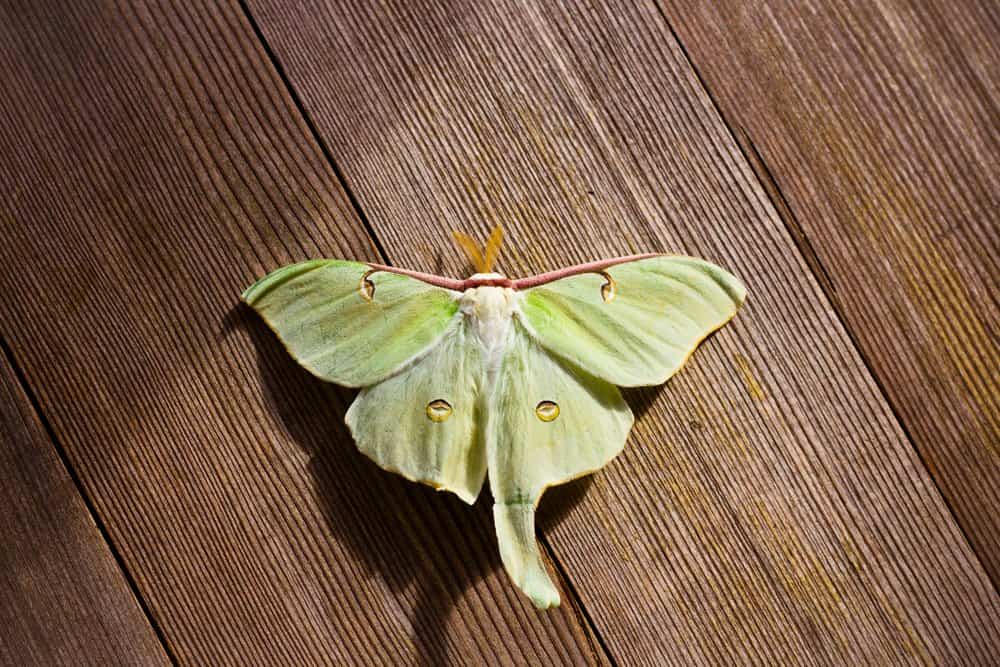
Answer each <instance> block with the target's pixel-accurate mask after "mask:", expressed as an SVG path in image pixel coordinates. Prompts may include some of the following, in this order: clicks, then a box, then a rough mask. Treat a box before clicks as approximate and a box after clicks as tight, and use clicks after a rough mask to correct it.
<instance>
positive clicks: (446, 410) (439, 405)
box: [427, 398, 452, 422]
mask: <svg viewBox="0 0 1000 667" xmlns="http://www.w3.org/2000/svg"><path fill="white" fill-rule="evenodd" d="M451 413H452V409H451V404H450V403H448V401H446V400H444V399H443V398H436V399H434V400H433V401H431V402H430V403H428V404H427V418H428V419H430V420H431V421H432V422H443V421H444V420H445V419H447V418H448V417H451Z"/></svg>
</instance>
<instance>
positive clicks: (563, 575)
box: [536, 531, 618, 667]
mask: <svg viewBox="0 0 1000 667" xmlns="http://www.w3.org/2000/svg"><path fill="white" fill-rule="evenodd" d="M536 538H537V539H538V544H539V545H540V546H541V547H542V549H543V550H544V551H545V554H546V556H548V559H549V560H550V561H551V562H552V566H553V567H555V569H556V574H557V575H558V576H559V579H561V580H562V582H563V583H564V584H566V591H567V592H568V593H569V596H570V598H571V601H570V604H571V606H572V608H573V611H574V612H575V613H576V615H577V616H578V617H579V620H580V621H581V622H582V625H585V626H586V627H588V628H590V631H591V632H592V633H593V634H594V640H595V641H597V645H598V646H599V647H600V648H601V650H602V651H604V655H605V657H606V658H607V659H608V663H610V665H611V667H618V661H617V660H615V656H614V655H613V654H612V653H611V649H610V648H608V644H607V642H605V641H604V636H603V635H601V631H600V629H599V628H598V627H597V624H596V623H595V622H594V618H593V616H591V615H590V612H589V611H587V605H585V604H584V603H583V598H581V597H580V593H579V592H577V590H576V586H574V585H573V580H572V579H570V577H569V573H567V572H566V568H565V567H563V564H562V563H560V562H559V559H558V558H556V552H555V550H553V549H552V545H550V544H549V540H548V538H547V537H545V535H544V534H543V533H542V532H540V531H539V532H538V534H537V535H536ZM588 639H589V638H588Z"/></svg>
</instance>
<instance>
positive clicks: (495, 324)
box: [459, 273, 518, 385]
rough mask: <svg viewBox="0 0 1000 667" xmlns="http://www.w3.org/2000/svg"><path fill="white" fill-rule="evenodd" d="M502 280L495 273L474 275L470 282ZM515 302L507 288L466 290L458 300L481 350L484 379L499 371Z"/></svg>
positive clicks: (515, 294) (515, 297)
mask: <svg viewBox="0 0 1000 667" xmlns="http://www.w3.org/2000/svg"><path fill="white" fill-rule="evenodd" d="M502 277H503V276H501V275H500V274H497V273H486V274H482V273H477V274H476V275H474V276H473V277H472V279H477V278H487V279H488V278H502ZM517 302H518V294H517V292H515V291H514V290H513V289H511V288H509V287H492V286H482V287H470V288H469V289H467V290H465V291H464V292H462V295H461V296H460V297H459V310H460V311H461V312H462V314H463V315H464V316H465V318H466V321H467V323H468V325H469V328H470V329H471V331H472V332H473V333H474V334H475V337H476V340H477V341H478V342H479V344H480V345H481V346H482V348H483V365H484V367H485V371H486V373H487V376H488V378H489V377H492V376H493V375H494V374H495V373H496V370H497V369H498V368H499V367H500V362H501V361H502V359H503V353H504V349H505V348H506V347H507V342H508V341H509V340H510V333H511V322H512V320H513V316H514V312H515V311H516V310H517ZM489 384H490V383H489V382H487V385H489Z"/></svg>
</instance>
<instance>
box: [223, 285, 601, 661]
mask: <svg viewBox="0 0 1000 667" xmlns="http://www.w3.org/2000/svg"><path fill="white" fill-rule="evenodd" d="M225 326H226V328H227V330H231V329H240V330H243V331H244V332H245V333H246V334H247V335H248V336H249V338H250V340H251V342H252V343H253V345H254V348H255V350H256V354H257V367H258V371H259V374H260V379H261V382H262V384H263V386H264V391H265V395H266V399H267V402H268V404H269V406H270V408H271V409H272V410H273V411H274V413H275V414H276V415H277V416H278V418H279V419H280V420H281V423H282V425H283V426H284V428H285V429H286V430H287V432H288V434H289V435H290V436H291V437H292V438H293V439H294V440H295V441H296V443H297V444H298V446H300V447H302V449H303V450H304V451H305V452H307V453H308V455H309V457H310V458H309V464H308V471H309V474H310V475H311V476H312V479H313V483H314V489H315V494H316V497H317V498H318V500H319V502H320V503H321V505H322V506H321V508H320V510H321V511H322V514H323V516H324V519H325V522H326V524H327V526H328V528H329V530H330V533H331V534H332V536H333V537H334V539H336V540H337V541H338V542H339V543H340V544H342V545H343V546H345V547H346V548H347V550H349V551H350V553H351V554H352V556H353V558H354V561H355V562H357V563H360V564H361V565H362V568H363V570H364V577H366V578H368V579H372V580H376V581H373V582H372V584H369V585H358V586H356V588H355V590H353V591H350V592H348V593H347V595H350V596H359V597H361V598H362V604H361V605H360V607H361V609H362V613H365V612H367V613H369V614H371V616H372V618H371V619H370V620H371V622H372V624H373V625H374V626H376V627H385V625H386V622H385V617H387V616H389V617H391V616H392V615H393V614H394V613H396V608H400V609H402V610H404V611H405V612H406V613H407V614H408V615H409V619H410V624H411V626H412V629H411V632H410V636H409V638H408V639H409V640H410V641H411V642H412V646H413V650H414V652H415V653H416V658H417V660H418V662H419V663H420V664H442V663H445V662H446V661H447V655H448V647H449V637H448V631H447V628H448V619H449V618H450V616H451V615H452V613H453V611H454V608H455V605H456V603H457V602H458V601H459V599H460V598H461V597H462V595H463V593H464V591H465V590H466V589H468V588H469V587H471V586H474V585H476V584H477V582H479V581H480V580H482V579H484V578H485V577H487V576H488V575H489V574H490V573H491V572H493V571H495V570H497V569H499V568H500V567H501V562H500V555H499V551H498V548H497V543H496V537H495V532H494V527H493V516H492V499H491V498H490V495H489V489H488V486H484V488H483V491H482V493H481V494H480V497H479V500H478V501H477V502H476V504H475V505H474V506H473V507H469V506H468V505H466V504H465V503H463V502H462V501H461V500H459V499H458V498H457V497H455V496H453V495H452V494H449V493H439V492H436V491H434V490H433V489H431V488H429V487H427V486H424V485H422V484H416V483H413V482H410V481H408V480H405V479H403V478H402V477H399V476H398V475H394V474H391V473H388V472H386V471H384V470H382V469H381V468H379V467H378V466H377V465H376V464H375V463H374V462H372V461H371V460H369V459H368V458H367V457H365V456H364V455H363V454H362V453H361V452H360V451H358V449H357V448H356V447H355V445H354V441H353V439H352V437H351V434H350V432H349V431H348V429H347V426H346V425H345V424H344V414H345V412H346V411H347V407H348V406H349V405H350V402H351V401H352V400H353V399H354V396H355V394H356V390H352V389H345V388H342V387H338V386H337V385H333V384H329V383H326V382H323V381H321V380H319V379H318V378H316V377H314V376H313V375H311V374H310V373H309V372H307V371H306V370H304V369H303V368H302V367H300V366H299V365H298V364H297V363H296V362H295V361H294V359H292V357H291V356H290V355H289V354H288V352H287V351H286V350H285V349H284V347H283V345H282V344H281V342H280V341H279V340H278V338H277V337H276V336H275V335H274V333H273V332H271V330H270V329H269V328H268V327H267V325H266V324H264V322H263V321H261V320H260V318H259V317H257V315H256V313H254V312H253V311H252V310H251V309H250V308H248V307H247V306H245V305H243V304H240V305H239V306H238V307H236V308H234V309H233V310H232V311H231V312H230V313H229V315H228V316H227V317H226V322H225ZM588 484H589V481H586V480H581V483H576V482H574V483H572V484H568V485H566V487H563V488H561V489H553V490H552V491H550V492H549V493H548V494H546V502H544V503H542V506H543V508H544V511H541V512H539V526H540V527H541V528H543V529H544V528H545V527H551V526H553V525H555V523H557V522H558V521H560V520H561V519H562V518H563V517H564V516H565V515H566V513H567V512H568V511H569V510H570V509H571V508H572V507H573V506H574V505H575V504H576V503H577V502H579V500H580V499H581V498H582V497H583V493H584V492H585V489H586V486H587V485H588ZM346 574H347V576H348V577H350V576H351V575H350V573H349V572H348V573H346ZM331 585H333V582H331ZM504 585H511V586H513V584H509V582H507V581H505V582H504ZM380 589H381V592H380ZM331 597H332V596H331ZM364 598H368V599H367V600H365V599H364ZM380 598H381V599H380ZM386 598H391V599H386ZM528 604H529V606H530V603H528ZM330 612H331V613H333V614H338V613H339V610H337V609H331V610H330ZM355 613H357V612H355ZM346 622H347V621H346V620H345V623H346ZM390 627H391V624H390ZM386 639H387V641H390V642H391V641H392V639H391V638H389V637H387V638H386ZM400 640H401V641H405V639H404V638H402V637H399V638H398V639H397V640H396V641H400Z"/></svg>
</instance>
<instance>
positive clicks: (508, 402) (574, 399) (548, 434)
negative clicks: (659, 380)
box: [486, 321, 632, 609]
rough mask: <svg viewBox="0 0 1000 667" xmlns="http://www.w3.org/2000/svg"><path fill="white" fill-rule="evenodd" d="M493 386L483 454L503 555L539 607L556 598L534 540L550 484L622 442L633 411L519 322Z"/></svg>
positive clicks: (597, 462)
mask: <svg viewBox="0 0 1000 667" xmlns="http://www.w3.org/2000/svg"><path fill="white" fill-rule="evenodd" d="M514 327H515V331H514V332H513V336H512V338H511V342H510V346H509V347H508V348H507V350H506V353H505V355H504V358H503V362H502V364H501V366H500V369H499V371H498V372H497V375H496V378H495V380H494V382H493V385H492V387H491V390H490V391H491V394H490V397H489V402H488V406H489V407H488V420H487V424H488V426H487V445H486V447H487V457H488V459H489V474H490V488H491V489H492V491H493V498H494V502H495V503H496V504H495V505H494V507H493V515H494V521H495V523H496V529H497V539H498V541H499V543H500V555H501V557H502V559H503V563H504V566H505V567H506V568H507V572H508V573H510V576H511V578H512V579H513V580H514V582H515V583H516V584H517V585H518V586H519V587H520V588H521V590H523V591H524V592H525V593H527V594H528V596H529V597H530V598H531V599H532V600H533V601H534V603H535V605H536V606H538V607H539V608H542V609H544V608H547V607H552V606H556V605H558V604H559V594H558V592H556V589H555V587H554V586H553V585H552V582H551V581H549V578H548V575H547V574H546V573H545V567H544V565H543V564H542V561H541V559H540V557H539V554H538V547H537V545H536V543H535V506H536V504H537V503H538V500H539V499H540V498H541V496H542V493H543V492H544V491H545V488H546V487H548V486H553V485H556V484H560V483H562V482H567V481H569V480H571V479H574V478H576V477H580V476H582V475H585V474H587V473H590V472H593V471H594V470H597V469H598V468H600V467H602V466H603V465H604V464H606V463H607V462H608V461H610V460H611V459H612V458H613V457H614V456H615V455H616V454H618V452H620V451H621V450H622V447H624V445H625V439H626V438H627V437H628V432H629V429H630V428H631V427H632V412H631V410H629V408H628V405H626V404H625V401H624V400H622V397H621V394H620V393H619V391H618V388H617V387H615V386H614V385H612V384H609V383H608V382H605V381H603V380H600V379H598V378H595V377H593V376H591V375H588V374H587V373H585V372H583V371H580V370H578V369H575V368H573V367H572V366H571V365H569V364H567V363H566V362H564V361H561V360H559V359H557V358H556V357H554V356H552V355H551V354H549V353H548V352H547V351H545V350H544V349H543V348H542V347H541V346H540V345H539V344H538V343H537V342H536V341H535V340H534V339H532V338H531V337H529V336H528V335H527V334H526V333H525V332H524V330H523V329H522V328H521V326H520V325H519V323H517V322H516V321H515V323H514Z"/></svg>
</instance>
